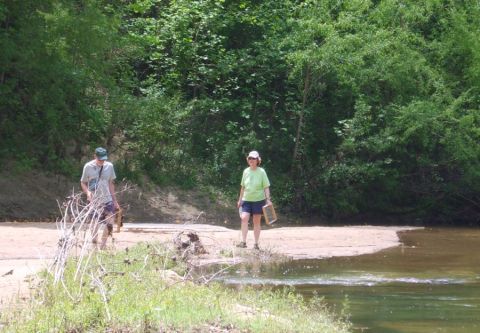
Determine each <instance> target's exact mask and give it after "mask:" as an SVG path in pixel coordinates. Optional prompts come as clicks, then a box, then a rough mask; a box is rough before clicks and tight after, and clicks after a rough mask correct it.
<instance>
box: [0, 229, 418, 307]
mask: <svg viewBox="0 0 480 333" xmlns="http://www.w3.org/2000/svg"><path fill="white" fill-rule="evenodd" d="M409 229H412V228H408V227H377V226H345V227H281V228H280V227H277V228H269V227H265V228H264V230H263V231H262V234H261V243H260V246H261V247H262V248H264V249H267V250H268V251H271V252H273V253H276V254H279V255H283V256H287V257H290V258H292V259H316V258H326V257H333V256H354V255H361V254H368V253H373V252H376V251H380V250H383V249H386V248H389V247H392V246H397V245H399V238H398V235H397V232H399V231H403V230H409ZM190 230H191V231H195V232H196V233H197V234H198V235H199V237H200V240H201V241H202V243H203V245H204V246H205V247H206V249H207V251H208V252H209V254H208V255H205V256H204V257H203V258H201V260H202V262H203V263H209V262H219V261H226V260H228V261H229V262H232V261H233V262H234V261H236V260H241V258H242V256H243V257H245V254H247V255H248V251H252V250H251V247H252V246H253V233H252V232H251V231H250V233H249V238H248V248H247V249H237V248H235V246H234V244H235V243H237V242H238V241H239V240H240V231H239V230H232V229H227V228H224V227H221V226H213V225H204V224H203V225H202V224H195V225H174V224H135V223H129V224H126V225H125V226H124V228H123V230H122V232H120V233H115V234H114V238H115V241H114V243H113V244H114V245H113V246H114V247H115V248H116V249H123V248H125V247H131V246H133V245H135V244H136V243H138V242H141V241H145V242H150V241H160V242H170V243H171V241H172V239H173V237H174V236H175V235H176V234H177V233H178V232H179V231H190ZM58 235H59V234H58V231H57V228H56V225H55V224H54V223H26V222H21V223H14V222H12V223H10V222H3V223H0V307H1V306H4V305H5V304H9V303H10V302H11V301H12V300H14V299H17V297H25V296H28V295H29V290H28V276H29V275H31V274H33V273H35V272H37V271H39V270H40V269H42V268H44V267H46V266H47V265H48V262H49V261H51V259H52V258H53V257H54V254H55V249H56V245H57V240H58ZM109 245H112V243H111V242H109ZM225 250H230V252H231V253H232V254H233V257H230V258H224V257H222V256H221V255H220V252H221V251H225ZM245 252H246V253H245Z"/></svg>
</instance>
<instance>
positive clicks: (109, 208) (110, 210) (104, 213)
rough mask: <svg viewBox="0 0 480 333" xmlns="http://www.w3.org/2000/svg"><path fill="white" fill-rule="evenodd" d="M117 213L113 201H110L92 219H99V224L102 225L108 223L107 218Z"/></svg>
mask: <svg viewBox="0 0 480 333" xmlns="http://www.w3.org/2000/svg"><path fill="white" fill-rule="evenodd" d="M99 208H100V207H99ZM115 211H116V209H115V205H114V204H113V201H110V202H107V203H106V204H104V205H103V208H102V209H99V210H97V211H96V212H94V213H93V215H92V218H93V219H96V218H97V217H98V218H99V222H100V223H101V224H102V223H105V222H107V221H106V218H107V217H108V216H110V215H112V214H115Z"/></svg>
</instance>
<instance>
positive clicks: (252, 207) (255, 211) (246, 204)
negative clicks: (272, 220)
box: [242, 200, 265, 215]
mask: <svg viewBox="0 0 480 333" xmlns="http://www.w3.org/2000/svg"><path fill="white" fill-rule="evenodd" d="M263 206H265V200H261V201H242V213H243V212H245V213H249V214H250V215H259V214H260V215H261V214H262V213H263V210H262V207H263Z"/></svg>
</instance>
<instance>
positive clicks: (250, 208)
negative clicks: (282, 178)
mask: <svg viewBox="0 0 480 333" xmlns="http://www.w3.org/2000/svg"><path fill="white" fill-rule="evenodd" d="M261 162H262V159H261V157H260V154H259V153H258V152H257V151H255V150H253V151H251V152H250V153H249V154H248V156H247V163H248V168H246V169H245V170H243V174H242V181H241V183H240V186H241V187H240V195H239V198H238V202H237V208H240V207H241V213H240V218H241V219H242V227H241V229H242V242H240V243H239V244H237V246H238V247H243V248H245V247H247V234H248V220H249V219H250V215H252V216H253V237H254V239H255V244H254V245H253V248H254V249H256V250H258V249H259V247H258V240H259V238H260V231H261V226H260V221H261V219H262V213H263V211H262V207H263V206H264V205H265V204H267V205H271V204H272V202H271V201H270V181H269V180H268V177H267V173H266V172H265V170H264V169H263V168H260V166H259V165H260V163H261Z"/></svg>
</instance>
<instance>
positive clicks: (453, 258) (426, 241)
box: [224, 228, 480, 333]
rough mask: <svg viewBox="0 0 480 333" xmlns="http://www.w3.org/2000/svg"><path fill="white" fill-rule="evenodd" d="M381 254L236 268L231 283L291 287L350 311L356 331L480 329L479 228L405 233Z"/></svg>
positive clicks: (468, 332)
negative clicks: (398, 242) (399, 242)
mask: <svg viewBox="0 0 480 333" xmlns="http://www.w3.org/2000/svg"><path fill="white" fill-rule="evenodd" d="M400 236H401V240H402V242H403V245H402V246H399V247H396V248H391V249H388V250H384V251H381V252H379V253H376V254H371V255H364V256H358V257H343V258H332V259H327V260H309V261H305V260H303V261H293V262H288V263H285V264H280V265H270V266H265V265H262V266H256V267H251V266H250V267H237V269H236V270H234V271H232V272H230V273H229V274H228V275H227V276H225V277H224V282H225V283H226V284H228V285H232V286H237V287H239V286H242V285H245V284H249V285H256V286H264V285H270V286H272V285H273V286H285V285H288V286H294V287H295V289H296V290H297V291H298V292H300V293H302V294H304V295H305V296H306V297H310V296H312V295H313V294H317V295H319V296H323V297H324V298H325V301H326V302H327V303H328V304H329V305H330V307H331V308H332V309H333V310H334V311H336V312H341V311H342V310H344V311H346V312H348V313H350V315H351V316H350V320H351V322H352V323H353V324H354V330H355V332H376V333H377V332H385V333H397V332H402V333H404V332H405V333H406V332H408V333H417V332H422V333H423V332H448V333H474V332H480V230H479V229H446V228H445V229H443V228H434V229H423V230H414V231H407V232H402V233H401V234H400Z"/></svg>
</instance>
